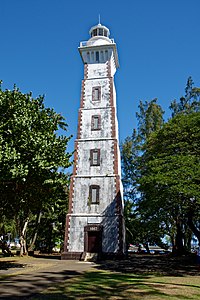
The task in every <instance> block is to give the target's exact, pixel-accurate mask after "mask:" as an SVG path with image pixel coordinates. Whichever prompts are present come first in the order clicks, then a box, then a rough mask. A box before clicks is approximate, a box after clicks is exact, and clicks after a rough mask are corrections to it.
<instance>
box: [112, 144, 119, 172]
mask: <svg viewBox="0 0 200 300" xmlns="http://www.w3.org/2000/svg"><path fill="white" fill-rule="evenodd" d="M113 171H114V174H116V175H118V174H119V166H118V142H117V140H114V141H113Z"/></svg>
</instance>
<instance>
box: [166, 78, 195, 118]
mask: <svg viewBox="0 0 200 300" xmlns="http://www.w3.org/2000/svg"><path fill="white" fill-rule="evenodd" d="M193 85H194V82H193V80H192V77H191V76H190V77H189V78H188V80H187V84H186V88H185V96H184V97H183V96H182V97H181V98H180V100H179V102H177V101H176V100H174V101H172V102H171V105H170V109H171V111H172V117H174V116H176V115H177V114H178V113H185V114H188V113H192V112H198V111H200V88H197V87H193Z"/></svg>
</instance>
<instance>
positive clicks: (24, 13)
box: [0, 0, 200, 151]
mask: <svg viewBox="0 0 200 300" xmlns="http://www.w3.org/2000/svg"><path fill="white" fill-rule="evenodd" d="M199 12H200V0H124V1H116V0H107V1H105V0H102V1H90V0H84V1H79V0H76V1H68V0H0V28H1V37H0V41H1V42H0V79H2V80H3V82H4V84H3V88H4V89H5V88H8V89H12V87H13V84H14V83H16V84H17V86H18V87H19V88H20V90H21V91H22V92H24V93H26V92H29V91H32V93H33V96H34V97H37V96H38V95H41V94H44V95H45V104H46V106H48V107H53V108H54V109H55V110H56V111H57V112H59V113H62V115H64V117H65V118H66V120H67V123H68V125H69V129H68V133H69V134H73V135H74V137H76V129H77V116H78V108H79V103H80V89H81V80H82V79H83V65H82V61H81V58H80V55H79V53H78V49H77V48H78V46H79V42H80V41H84V40H87V39H88V38H89V33H88V32H89V29H90V28H91V27H92V26H94V25H96V24H97V23H98V15H99V14H101V23H102V24H103V25H106V26H107V27H108V28H109V29H110V31H111V37H112V38H114V39H115V42H116V43H117V48H118V55H119V61H120V68H119V69H118V71H117V74H116V76H115V77H116V78H115V79H116V80H115V84H116V89H117V103H118V120H119V131H120V141H123V140H124V138H125V137H126V136H127V135H130V134H131V132H132V129H133V128H134V127H135V126H136V119H135V113H136V111H137V107H138V104H139V100H151V99H153V98H158V103H159V104H161V105H162V107H163V109H164V110H165V111H166V118H168V117H169V110H168V107H169V104H170V101H171V100H173V99H175V98H177V99H179V97H180V96H182V95H183V94H184V89H185V85H186V81H187V78H188V77H189V76H192V78H193V81H194V83H195V86H198V87H199V86H200V38H199V37H200V21H199ZM69 150H70V151H72V150H73V140H72V141H71V142H70V145H69Z"/></svg>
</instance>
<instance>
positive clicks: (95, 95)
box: [92, 86, 101, 101]
mask: <svg viewBox="0 0 200 300" xmlns="http://www.w3.org/2000/svg"><path fill="white" fill-rule="evenodd" d="M92 100H93V101H100V100H101V87H100V86H96V87H93V88H92Z"/></svg>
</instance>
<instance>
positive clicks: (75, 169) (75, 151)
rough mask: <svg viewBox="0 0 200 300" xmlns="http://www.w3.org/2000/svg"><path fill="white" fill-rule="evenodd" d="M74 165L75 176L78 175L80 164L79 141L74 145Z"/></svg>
mask: <svg viewBox="0 0 200 300" xmlns="http://www.w3.org/2000/svg"><path fill="white" fill-rule="evenodd" d="M74 148H75V149H74V165H73V175H77V163H78V141H77V140H76V141H75V143H74Z"/></svg>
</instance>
